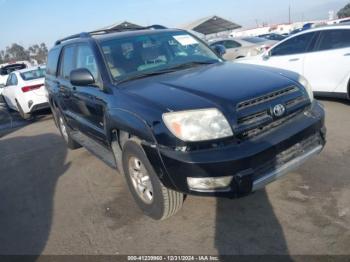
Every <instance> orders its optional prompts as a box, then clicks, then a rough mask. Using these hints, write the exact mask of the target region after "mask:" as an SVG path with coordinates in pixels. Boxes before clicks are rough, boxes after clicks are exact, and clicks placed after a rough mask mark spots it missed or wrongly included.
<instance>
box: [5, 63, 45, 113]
mask: <svg viewBox="0 0 350 262" xmlns="http://www.w3.org/2000/svg"><path fill="white" fill-rule="evenodd" d="M44 82H45V67H31V68H28V69H23V70H19V71H14V72H12V73H11V74H10V75H9V77H8V79H7V83H6V86H5V87H4V88H3V91H2V96H3V98H4V101H5V103H6V104H7V105H8V107H10V108H11V109H13V110H16V111H18V112H19V113H20V115H21V116H22V118H24V119H28V118H30V116H31V114H32V113H33V112H35V111H38V110H41V109H45V108H49V103H48V98H47V91H46V89H45V84H44Z"/></svg>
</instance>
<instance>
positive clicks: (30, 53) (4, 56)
mask: <svg viewBox="0 0 350 262" xmlns="http://www.w3.org/2000/svg"><path fill="white" fill-rule="evenodd" d="M47 53H48V50H47V47H46V45H45V43H41V44H40V45H32V46H30V47H29V48H28V49H25V48H24V47H23V46H21V45H19V44H12V45H11V46H8V47H6V49H5V50H0V64H3V63H8V62H11V61H22V60H28V61H30V60H36V61H37V62H38V63H39V64H43V63H45V62H46V57H47Z"/></svg>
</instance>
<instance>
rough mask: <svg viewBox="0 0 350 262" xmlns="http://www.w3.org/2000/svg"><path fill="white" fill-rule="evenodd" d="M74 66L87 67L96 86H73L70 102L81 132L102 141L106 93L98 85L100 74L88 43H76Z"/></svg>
mask: <svg viewBox="0 0 350 262" xmlns="http://www.w3.org/2000/svg"><path fill="white" fill-rule="evenodd" d="M75 65H76V68H79V69H80V68H85V69H88V70H89V71H90V72H91V74H92V75H93V77H94V79H95V81H96V86H73V91H72V96H71V102H72V107H71V108H72V113H73V114H74V115H75V117H76V120H77V124H78V128H79V130H80V131H81V132H83V133H85V134H86V135H89V136H90V137H93V138H94V139H96V140H99V141H100V142H102V143H104V142H105V141H106V132H105V129H104V127H105V121H104V112H105V110H104V108H105V105H106V103H107V101H106V100H107V96H108V95H107V94H106V93H105V92H104V91H103V90H102V89H101V88H99V87H98V84H99V83H101V82H102V81H101V76H100V73H99V69H98V66H97V63H96V58H95V55H94V52H93V50H92V48H91V47H90V45H89V44H87V43H84V44H79V45H77V55H76V61H75Z"/></svg>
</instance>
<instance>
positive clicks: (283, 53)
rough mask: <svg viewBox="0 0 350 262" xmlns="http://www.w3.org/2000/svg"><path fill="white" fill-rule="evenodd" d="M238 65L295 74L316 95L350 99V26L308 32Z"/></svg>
mask: <svg viewBox="0 0 350 262" xmlns="http://www.w3.org/2000/svg"><path fill="white" fill-rule="evenodd" d="M237 62H239V63H249V64H257V65H264V66H271V67H277V68H282V69H286V70H290V71H294V72H297V73H298V74H301V75H303V76H304V77H305V78H306V79H307V80H308V81H309V83H310V85H311V87H312V89H313V91H314V92H315V94H316V95H325V96H333V97H342V98H350V97H349V91H350V25H337V26H328V27H322V28H316V29H311V30H307V31H304V32H302V33H299V34H296V35H293V36H292V37H289V38H287V39H286V40H284V41H282V42H280V43H278V44H276V45H275V46H273V47H272V48H271V49H270V50H269V51H267V52H265V53H264V54H262V55H260V56H257V57H252V58H247V59H242V60H238V61H237Z"/></svg>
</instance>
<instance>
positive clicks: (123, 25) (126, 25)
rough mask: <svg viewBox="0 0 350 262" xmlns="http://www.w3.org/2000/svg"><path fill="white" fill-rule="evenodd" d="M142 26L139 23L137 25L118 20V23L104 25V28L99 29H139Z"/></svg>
mask: <svg viewBox="0 0 350 262" xmlns="http://www.w3.org/2000/svg"><path fill="white" fill-rule="evenodd" d="M142 27H143V26H141V25H138V24H134V23H131V22H129V21H122V22H118V23H115V24H113V25H110V26H106V27H104V28H101V29H100V30H103V29H119V28H120V29H122V28H135V29H140V28H142Z"/></svg>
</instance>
